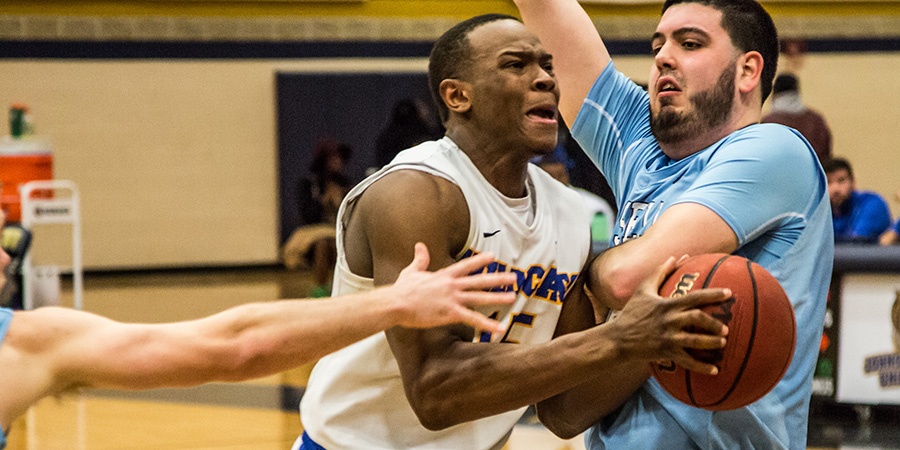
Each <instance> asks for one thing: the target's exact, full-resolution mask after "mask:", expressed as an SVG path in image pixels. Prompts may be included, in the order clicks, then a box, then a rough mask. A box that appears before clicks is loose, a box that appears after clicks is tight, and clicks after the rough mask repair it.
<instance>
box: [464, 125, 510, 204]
mask: <svg viewBox="0 0 900 450" xmlns="http://www.w3.org/2000/svg"><path fill="white" fill-rule="evenodd" d="M447 137H449V138H450V139H452V140H453V142H454V143H456V145H457V147H459V149H460V150H461V151H462V152H463V153H465V154H466V156H468V157H469V160H471V161H472V163H473V164H474V165H475V167H476V168H478V171H479V172H481V175H482V176H484V178H485V179H486V180H487V181H488V183H490V184H491V185H492V186H494V188H495V189H497V190H498V191H500V192H501V193H502V194H503V195H505V196H507V197H510V198H521V197H524V196H525V180H526V178H527V175H528V170H527V167H528V159H527V157H526V156H523V155H524V152H521V151H520V150H519V149H516V150H511V149H508V148H505V147H504V146H503V143H502V141H501V140H500V139H497V138H494V139H482V138H480V136H479V135H478V134H474V133H472V130H469V129H466V128H464V127H459V128H456V129H448V130H447Z"/></svg>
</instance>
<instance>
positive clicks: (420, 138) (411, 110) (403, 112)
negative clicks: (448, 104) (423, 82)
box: [375, 98, 443, 170]
mask: <svg viewBox="0 0 900 450" xmlns="http://www.w3.org/2000/svg"><path fill="white" fill-rule="evenodd" d="M442 134H443V130H441V127H440V126H438V125H436V124H435V121H434V120H432V119H430V116H429V114H428V107H427V106H425V105H424V104H423V103H422V102H421V101H419V100H417V99H411V98H405V99H402V100H400V101H398V102H397V103H396V104H394V110H393V112H391V121H390V123H388V125H387V126H386V127H385V128H384V129H383V130H381V133H379V135H378V139H377V140H376V141H375V165H376V167H375V169H376V170H377V169H380V168H381V167H383V166H384V165H385V164H387V163H389V162H391V160H392V159H394V156H396V155H397V153H399V152H400V151H401V150H405V149H407V148H410V147H415V146H416V145H419V144H421V143H423V142H425V141H431V140H436V139H439V138H440V137H441V135H442Z"/></svg>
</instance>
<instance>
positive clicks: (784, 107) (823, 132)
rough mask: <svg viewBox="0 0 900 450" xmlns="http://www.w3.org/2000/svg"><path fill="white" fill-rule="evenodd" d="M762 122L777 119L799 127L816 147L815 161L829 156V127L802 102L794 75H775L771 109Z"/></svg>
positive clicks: (784, 123) (794, 127)
mask: <svg viewBox="0 0 900 450" xmlns="http://www.w3.org/2000/svg"><path fill="white" fill-rule="evenodd" d="M762 122H764V123H780V124H782V125H785V126H789V127H791V128H793V129H795V130H797V131H799V132H800V134H802V135H803V137H805V138H806V140H807V141H809V145H812V148H813V150H815V151H816V156H818V157H819V162H824V161H825V160H827V159H829V158H831V129H830V128H829V127H828V123H826V122H825V118H824V117H823V116H822V115H821V114H819V113H818V112H817V111H815V110H812V109H810V108H808V107H806V105H804V104H803V99H802V98H801V97H800V83H799V82H798V81H797V77H795V76H793V75H791V74H787V73H785V74H781V75H779V76H778V77H776V78H775V83H774V85H773V86H772V111H771V112H770V113H769V114H767V115H766V116H764V117H763V118H762Z"/></svg>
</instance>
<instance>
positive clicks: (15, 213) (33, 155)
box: [0, 136, 53, 223]
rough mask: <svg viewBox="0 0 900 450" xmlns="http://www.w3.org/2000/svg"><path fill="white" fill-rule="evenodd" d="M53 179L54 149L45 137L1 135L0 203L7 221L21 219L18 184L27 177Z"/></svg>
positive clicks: (28, 179) (27, 178)
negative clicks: (15, 137) (16, 137)
mask: <svg viewBox="0 0 900 450" xmlns="http://www.w3.org/2000/svg"><path fill="white" fill-rule="evenodd" d="M52 179H53V151H52V149H51V147H50V141H49V140H48V139H42V138H41V137H40V136H28V137H23V138H20V139H14V138H12V137H10V136H3V137H2V138H0V207H2V209H3V210H4V211H5V212H6V221H7V222H10V223H13V222H20V221H21V220H22V207H21V204H20V198H19V186H21V185H22V184H24V183H26V182H29V181H35V180H52ZM46 195H48V196H49V195H51V193H49V192H47V193H46Z"/></svg>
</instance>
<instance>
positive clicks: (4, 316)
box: [0, 308, 13, 450]
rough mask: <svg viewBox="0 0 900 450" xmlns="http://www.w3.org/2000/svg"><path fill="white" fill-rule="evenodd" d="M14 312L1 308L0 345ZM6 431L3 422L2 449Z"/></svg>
mask: <svg viewBox="0 0 900 450" xmlns="http://www.w3.org/2000/svg"><path fill="white" fill-rule="evenodd" d="M12 317H13V312H12V310H11V309H9V308H0V347H2V346H3V339H4V338H6V330H7V329H9V323H10V322H12ZM6 431H7V430H4V429H3V424H0V450H3V449H4V448H6Z"/></svg>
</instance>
